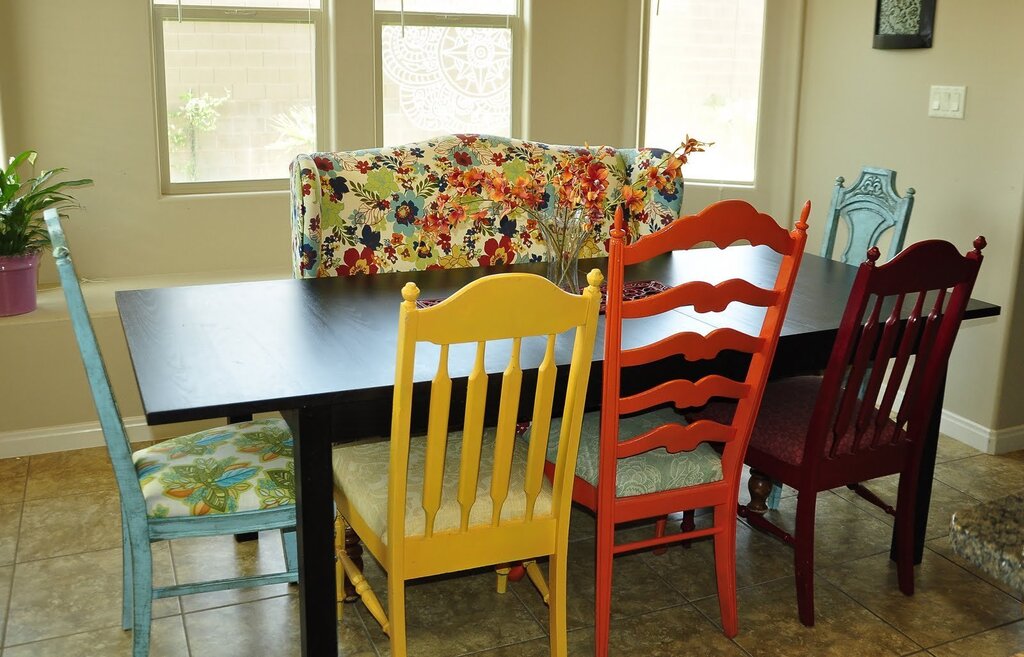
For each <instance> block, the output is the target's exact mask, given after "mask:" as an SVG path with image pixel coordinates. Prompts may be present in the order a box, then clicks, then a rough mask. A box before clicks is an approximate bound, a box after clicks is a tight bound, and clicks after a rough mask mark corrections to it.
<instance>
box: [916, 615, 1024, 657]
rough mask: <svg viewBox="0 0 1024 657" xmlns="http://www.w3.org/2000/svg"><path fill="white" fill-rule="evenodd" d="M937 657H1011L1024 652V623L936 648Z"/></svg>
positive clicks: (1020, 622) (1010, 625)
mask: <svg viewBox="0 0 1024 657" xmlns="http://www.w3.org/2000/svg"><path fill="white" fill-rule="evenodd" d="M931 652H932V654H934V655H936V657H1011V656H1012V655H1015V654H1019V653H1020V652H1024V621H1017V622H1016V623H1010V624H1009V625H1003V626H1001V627H997V628H994V629H991V630H987V631H985V632H981V633H979V634H975V635H973V636H969V637H967V638H965V639H960V640H958V641H953V642H951V643H946V644H943V645H941V646H936V647H934V648H932V650H931Z"/></svg>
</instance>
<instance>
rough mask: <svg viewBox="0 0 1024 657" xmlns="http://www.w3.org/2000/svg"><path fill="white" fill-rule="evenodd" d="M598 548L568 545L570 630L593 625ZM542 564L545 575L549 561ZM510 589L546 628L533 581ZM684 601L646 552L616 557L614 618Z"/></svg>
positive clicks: (590, 544)
mask: <svg viewBox="0 0 1024 657" xmlns="http://www.w3.org/2000/svg"><path fill="white" fill-rule="evenodd" d="M634 531H635V532H636V533H638V534H644V535H646V534H651V535H653V533H652V532H653V529H649V528H640V529H636V530H634ZM634 538H636V536H634ZM595 550H596V546H595V543H594V541H593V540H586V541H578V542H575V543H573V544H571V545H570V546H569V569H568V591H567V595H566V618H567V623H568V627H569V629H570V630H571V629H575V628H578V627H585V626H592V625H593V624H594V603H595V593H594V586H595V579H596V578H595V567H596V566H595ZM540 565H541V570H542V571H543V573H544V576H545V577H546V576H547V574H548V568H547V563H546V562H545V563H541V564H540ZM511 588H512V590H513V591H514V592H515V594H516V595H518V596H519V597H520V598H521V599H522V600H523V602H524V603H525V604H526V606H527V607H529V609H530V611H531V612H532V613H533V614H534V616H536V617H537V618H538V619H539V620H540V621H541V623H542V625H543V626H544V628H545V631H546V629H547V627H548V608H547V606H546V605H545V604H544V601H543V599H541V597H540V594H539V593H537V590H536V588H535V587H534V586H533V583H532V582H530V581H529V579H527V578H523V579H522V580H521V581H519V582H515V583H514V584H512V586H511ZM685 602H686V598H684V597H683V595H682V594H681V593H679V592H678V591H677V590H675V589H673V588H672V587H671V586H669V584H668V583H667V582H666V581H665V580H664V579H663V578H662V576H661V575H660V574H659V572H658V571H657V570H655V569H652V568H651V567H650V566H649V565H648V560H647V559H646V558H645V556H644V555H643V553H631V554H623V555H619V556H617V557H615V561H614V563H613V565H612V617H613V618H617V617H623V616H636V615H638V614H642V613H645V612H650V611H655V610H658V609H664V608H666V607H677V606H679V605H682V604H683V603H685Z"/></svg>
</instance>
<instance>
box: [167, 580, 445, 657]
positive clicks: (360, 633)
mask: <svg viewBox="0 0 1024 657" xmlns="http://www.w3.org/2000/svg"><path fill="white" fill-rule="evenodd" d="M185 627H186V630H187V634H188V645H189V649H190V650H191V651H192V657H236V656H237V657H289V656H290V655H295V656H297V655H299V653H300V646H301V638H300V635H299V601H298V598H297V597H295V596H290V595H285V596H279V597H276V598H269V599H266V600H256V601H254V602H246V603H243V604H237V605H231V606H228V607H218V608H216V609H208V610H205V611H199V612H195V613H191V614H185ZM421 654H428V653H421ZM338 655H339V657H371V656H372V655H374V652H373V645H372V644H371V643H370V640H369V638H368V637H367V635H366V629H365V628H364V627H363V623H362V621H361V620H360V619H359V616H358V615H356V614H346V615H345V616H344V617H343V619H342V622H341V623H340V625H339V629H338Z"/></svg>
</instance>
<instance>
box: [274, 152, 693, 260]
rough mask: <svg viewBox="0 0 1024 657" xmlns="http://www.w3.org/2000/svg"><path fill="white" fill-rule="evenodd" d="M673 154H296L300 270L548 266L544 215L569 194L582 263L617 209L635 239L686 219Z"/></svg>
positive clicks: (595, 252)
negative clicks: (581, 214)
mask: <svg viewBox="0 0 1024 657" xmlns="http://www.w3.org/2000/svg"><path fill="white" fill-rule="evenodd" d="M666 155H667V154H666V153H665V151H658V150H650V149H639V150H638V149H614V148H608V147H601V148H589V147H580V146H551V145H548V144H542V143H538V142H531V141H522V140H517V139H507V138H502V137H492V136H488V135H451V136H444V137H439V138H437V139H434V140H431V141H426V142H421V143H416V144H408V145H404V146H397V147H388V148H374V149H368V150H359V151H350V152H338V153H312V154H308V155H299V156H298V157H296V158H295V160H294V161H293V162H292V165H291V202H292V270H293V274H294V276H295V277H296V278H315V277H321V276H345V275H353V274H373V273H378V272H392V271H415V270H424V269H449V268H455V267H475V266H479V265H497V264H512V263H520V262H532V261H540V260H544V259H545V253H546V248H545V245H544V241H543V236H542V235H541V231H540V229H539V227H538V222H537V217H538V216H543V213H545V212H550V211H552V210H553V208H554V207H555V206H556V204H558V203H560V202H564V194H563V193H564V192H565V191H566V190H567V189H568V188H569V187H570V186H571V187H573V193H574V194H575V195H576V196H574V197H573V198H574V199H576V201H575V202H578V203H579V204H580V205H581V206H585V207H586V212H587V213H588V214H589V219H590V220H591V223H590V224H589V234H588V235H587V237H586V241H585V242H584V244H583V247H582V249H581V250H580V253H579V255H580V256H581V257H594V256H601V255H606V254H607V250H606V245H607V240H608V230H609V228H610V224H611V214H612V211H613V207H614V205H615V204H618V203H623V204H625V205H626V206H627V207H629V209H630V219H629V226H628V228H629V237H630V238H631V239H637V238H639V237H641V236H643V235H646V234H649V233H652V232H654V231H656V230H658V229H659V228H661V227H662V226H665V225H667V224H668V223H670V222H671V221H672V220H673V219H675V218H676V217H678V216H679V214H680V206H681V203H682V187H683V180H682V177H681V176H680V173H679V166H680V164H681V163H680V162H679V160H676V159H674V158H673V157H668V158H665V156H666ZM570 178H571V179H572V180H570ZM526 210H529V211H526Z"/></svg>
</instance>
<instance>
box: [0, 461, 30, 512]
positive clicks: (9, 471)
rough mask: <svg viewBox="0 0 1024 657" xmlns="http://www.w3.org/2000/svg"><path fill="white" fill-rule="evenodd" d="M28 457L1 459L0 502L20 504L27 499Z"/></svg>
mask: <svg viewBox="0 0 1024 657" xmlns="http://www.w3.org/2000/svg"><path fill="white" fill-rule="evenodd" d="M26 479H28V457H27V456H22V457H18V458H11V459H0V502H3V503H4V504H7V503H11V502H20V501H21V500H23V499H24V498H25V481H26Z"/></svg>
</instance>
